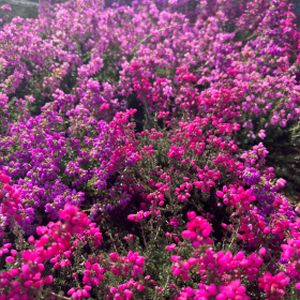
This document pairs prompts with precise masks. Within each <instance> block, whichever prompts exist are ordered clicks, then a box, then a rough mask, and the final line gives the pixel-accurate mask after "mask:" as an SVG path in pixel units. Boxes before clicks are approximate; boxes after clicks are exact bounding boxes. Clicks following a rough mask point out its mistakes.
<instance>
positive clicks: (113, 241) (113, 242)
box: [108, 232, 118, 252]
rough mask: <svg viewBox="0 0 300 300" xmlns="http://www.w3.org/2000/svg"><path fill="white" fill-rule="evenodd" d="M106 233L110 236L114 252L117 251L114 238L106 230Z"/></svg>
mask: <svg viewBox="0 0 300 300" xmlns="http://www.w3.org/2000/svg"><path fill="white" fill-rule="evenodd" d="M108 235H109V238H110V239H111V241H112V244H113V247H114V250H115V252H118V249H117V246H116V243H115V240H114V239H113V236H112V234H111V233H110V232H108Z"/></svg>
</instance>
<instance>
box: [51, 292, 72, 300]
mask: <svg viewBox="0 0 300 300" xmlns="http://www.w3.org/2000/svg"><path fill="white" fill-rule="evenodd" d="M50 295H51V296H54V297H56V298H57V299H63V300H70V299H71V298H68V297H65V296H61V295H58V294H55V293H54V292H50Z"/></svg>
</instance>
